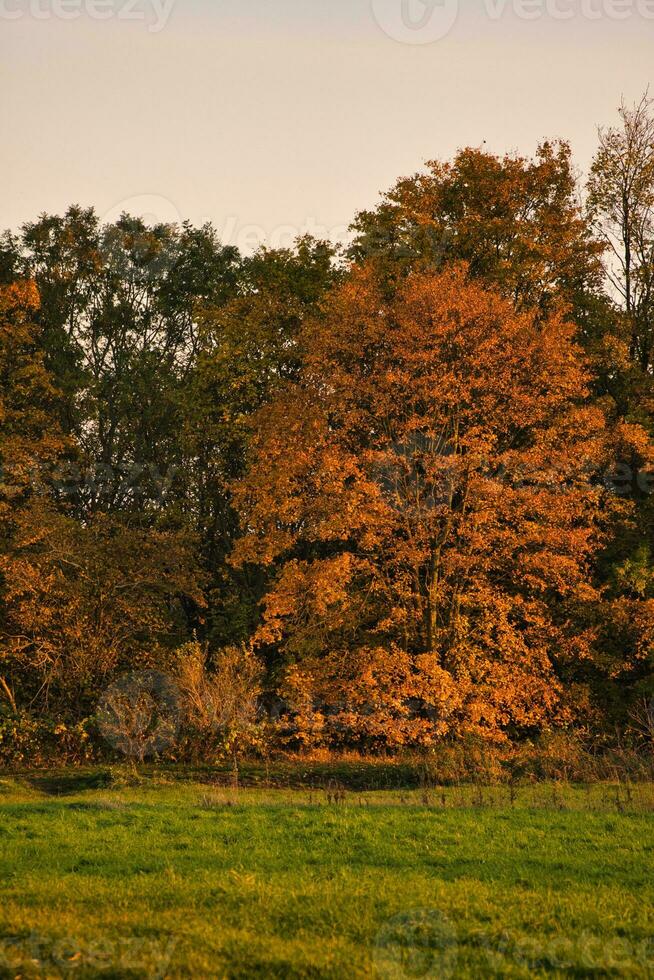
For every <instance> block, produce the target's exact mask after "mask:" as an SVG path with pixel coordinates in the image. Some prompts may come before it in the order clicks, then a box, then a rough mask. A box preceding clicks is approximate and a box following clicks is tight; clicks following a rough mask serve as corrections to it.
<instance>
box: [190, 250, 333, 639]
mask: <svg viewBox="0 0 654 980" xmlns="http://www.w3.org/2000/svg"><path fill="white" fill-rule="evenodd" d="M337 276H338V272H337V270H336V268H335V264H334V252H333V249H332V247H331V246H330V245H328V244H327V243H325V242H320V241H317V240H314V239H312V238H310V237H309V236H307V237H304V238H301V239H299V240H298V242H297V243H296V246H295V247H294V248H292V249H267V248H263V249H261V250H260V251H258V252H257V253H255V254H254V255H253V256H251V257H250V258H248V259H246V260H244V262H243V279H242V284H241V289H240V291H239V295H238V296H236V297H235V298H233V299H232V300H231V301H230V302H229V303H226V304H224V305H211V304H205V305H204V307H203V308H202V310H201V312H200V327H199V342H198V350H197V356H196V359H195V363H194V366H193V369H192V371H191V372H190V373H189V378H188V382H187V386H186V389H185V397H184V401H183V425H182V427H181V430H180V445H181V448H182V450H183V463H182V466H181V473H180V477H179V480H178V487H180V488H181V494H182V498H181V499H180V505H181V506H183V508H184V511H185V515H186V517H187V518H189V519H190V521H191V524H192V526H193V528H194V529H195V530H196V532H197V534H198V535H199V537H200V539H201V542H202V545H201V547H202V561H203V564H204V567H205V568H206V569H207V573H208V576H209V581H210V586H209V588H210V595H211V602H210V608H209V610H208V614H207V615H208V622H207V624H206V629H204V631H203V632H204V633H205V634H206V636H207V637H208V638H209V639H210V640H211V641H212V642H213V643H215V644H217V645H218V646H225V645H228V644H230V643H233V642H234V641H235V640H242V641H243V640H246V639H247V638H248V637H249V635H250V633H251V631H252V628H253V620H254V616H255V610H256V603H257V600H258V599H259V598H260V595H261V589H262V587H263V580H262V575H261V572H260V570H257V569H254V568H242V569H240V570H239V571H236V570H235V569H234V568H233V567H231V566H230V565H229V564H228V563H227V558H228V556H229V554H230V552H231V551H232V548H233V546H234V541H235V539H236V537H237V536H238V534H239V533H240V528H239V518H238V514H237V513H236V511H235V509H234V507H233V504H232V489H231V487H232V483H233V481H234V480H235V479H237V478H238V477H240V476H241V475H242V474H243V472H244V468H245V461H246V456H247V451H248V446H249V444H250V440H251V438H252V435H253V432H254V431H255V427H256V413H257V412H258V411H259V410H260V409H261V408H262V406H264V405H266V404H268V403H269V402H270V401H271V400H272V399H273V398H274V396H275V394H276V393H277V391H278V390H279V389H280V387H282V386H283V384H284V383H285V382H286V381H288V380H291V379H294V378H297V376H298V373H299V370H300V364H301V359H302V348H301V345H300V342H299V338H300V332H301V329H302V326H303V324H304V323H305V322H306V320H307V318H308V317H309V316H311V315H315V314H316V312H317V310H318V308H319V306H320V303H321V301H322V299H323V298H324V296H325V295H326V293H327V291H328V290H329V288H330V287H331V285H332V284H333V283H334V282H335V281H336V278H337Z"/></svg>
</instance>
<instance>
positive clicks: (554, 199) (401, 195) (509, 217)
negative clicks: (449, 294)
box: [351, 142, 602, 329]
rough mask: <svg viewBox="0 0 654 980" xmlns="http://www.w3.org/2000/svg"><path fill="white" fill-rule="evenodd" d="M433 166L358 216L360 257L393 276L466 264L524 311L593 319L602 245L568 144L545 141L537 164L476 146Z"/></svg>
mask: <svg viewBox="0 0 654 980" xmlns="http://www.w3.org/2000/svg"><path fill="white" fill-rule="evenodd" d="M426 166H427V172H426V173H419V174H415V175H414V176H412V177H405V178H402V179H401V180H399V181H398V182H397V184H396V185H395V186H394V187H393V188H392V189H391V190H390V191H388V192H387V193H385V194H384V195H382V202H381V204H380V205H379V206H378V207H377V208H376V209H375V210H373V211H362V212H361V213H360V214H359V215H357V218H356V220H355V221H354V224H353V226H352V227H353V230H354V231H355V232H356V238H355V241H354V243H353V246H352V248H351V255H352V257H353V258H354V259H355V260H357V261H361V260H364V259H373V260H374V261H375V262H376V263H377V264H378V266H380V267H381V268H382V269H383V270H384V275H385V276H391V277H394V276H397V275H398V273H400V274H402V273H403V271H406V270H407V269H425V268H427V269H431V270H434V269H440V268H442V267H443V266H445V265H447V264H450V263H452V262H454V263H456V262H461V261H464V262H466V263H467V264H468V270H469V274H470V276H471V277H472V278H475V279H480V280H482V281H483V282H484V283H486V284H487V285H490V286H491V287H492V288H494V289H496V290H499V291H500V292H501V293H502V295H504V296H506V297H507V298H509V299H511V300H512V302H513V303H514V304H515V306H516V308H519V309H530V308H533V307H538V308H539V309H540V310H541V312H543V313H545V312H547V311H549V310H551V309H552V308H553V306H554V305H555V304H556V303H561V302H564V303H566V304H567V305H568V306H569V307H570V308H571V311H572V314H573V315H574V318H576V319H577V320H578V321H579V322H580V323H582V322H583V323H585V322H586V321H587V320H589V319H592V315H593V314H592V306H593V297H594V296H595V294H596V293H597V291H598V290H599V286H600V265H599V260H598V257H599V255H600V253H601V250H602V247H601V245H599V244H598V242H597V241H595V240H594V239H593V237H592V235H591V234H590V233H589V230H588V226H587V224H586V222H585V220H584V216H583V213H582V211H581V208H580V205H579V201H578V199H577V194H576V181H575V175H574V172H573V169H572V163H571V157H570V148H569V146H568V144H567V143H551V142H545V143H543V144H542V145H541V146H539V148H538V151H537V153H536V156H535V158H534V159H528V158H526V157H521V156H512V155H506V156H504V157H497V156H494V155H493V154H491V153H488V152H486V151H485V150H481V149H474V148H467V149H464V150H461V151H459V152H458V153H457V155H456V156H455V158H454V160H453V161H452V162H446V163H442V162H440V161H438V160H432V161H429V162H428V163H427V165H426ZM588 328H589V329H590V327H588Z"/></svg>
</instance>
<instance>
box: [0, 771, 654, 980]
mask: <svg viewBox="0 0 654 980" xmlns="http://www.w3.org/2000/svg"><path fill="white" fill-rule="evenodd" d="M300 781H301V780H300ZM653 829H654V790H653V787H652V786H651V784H634V785H633V786H628V787H627V786H624V785H623V786H621V785H617V784H616V785H609V784H601V785H594V786H588V787H585V786H581V785H573V784H559V783H540V784H535V785H524V786H497V787H488V786H485V787H482V786H448V787H431V788H429V789H425V788H424V787H423V788H413V789H401V788H395V789H390V788H389V789H373V790H366V789H362V788H356V789H354V790H352V789H345V788H343V787H342V786H341V785H336V784H335V783H328V784H327V785H323V786H322V787H320V786H311V787H310V788H309V787H307V788H304V789H302V788H296V787H294V786H292V785H290V783H289V785H287V786H286V787H283V786H279V787H277V788H274V787H273V788H271V787H269V786H261V787H257V786H255V785H249V786H245V787H243V786H241V787H240V788H236V787H233V786H229V785H218V784H217V783H216V781H213V782H212V781H210V780H209V779H208V778H206V776H202V777H200V776H197V775H196V776H193V777H187V778H186V779H185V780H183V781H181V780H180V779H178V778H171V777H169V776H166V775H165V774H160V775H156V774H155V773H154V772H150V773H147V774H146V775H143V776H141V777H139V778H136V779H130V778H116V774H115V772H112V771H111V770H89V771H87V772H83V773H78V772H69V773H59V774H52V773H48V774H42V775H39V774H24V775H16V776H5V777H4V778H0V841H1V847H0V977H2V978H12V980H16V978H21V980H22V978H28V977H46V978H49V977H61V976H75V977H80V978H87V977H105V978H137V977H138V978H145V977H159V978H164V977H170V978H176V977H219V978H221V977H225V978H228V977H229V978H240V977H242V978H246V977H248V978H249V977H279V978H282V977H283V978H300V977H306V978H323V977H324V978H346V977H347V978H364V977H367V978H373V977H377V978H381V980H385V978H393V980H402V978H419V977H455V978H456V977H462V978H473V977H475V978H476V977H516V978H518V977H534V976H535V977H540V976H542V977H549V978H552V977H570V976H572V977H598V976H625V977H646V976H654V944H653V941H652V938H651V936H652V928H653V925H654V912H653V908H654V883H653V882H654V879H653V874H652V872H653V871H654V833H653Z"/></svg>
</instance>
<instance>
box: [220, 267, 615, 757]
mask: <svg viewBox="0 0 654 980" xmlns="http://www.w3.org/2000/svg"><path fill="white" fill-rule="evenodd" d="M573 334H574V328H573V327H572V326H571V325H570V324H569V323H566V322H565V320H564V319H563V318H562V317H561V316H560V315H558V314H555V315H552V316H551V317H549V318H547V319H544V320H542V321H541V322H539V318H538V317H536V316H535V314H534V313H520V314H519V313H516V312H515V310H514V308H513V305H512V303H510V302H508V301H507V300H505V299H503V298H501V297H500V296H498V295H497V294H496V293H491V292H488V291H485V290H484V289H482V288H480V287H479V286H478V285H475V284H473V283H471V282H470V281H469V277H468V275H467V270H466V269H465V268H456V269H450V270H448V271H446V272H444V273H442V274H440V275H434V274H428V273H427V274H426V273H413V274H410V275H408V276H407V277H406V280H405V281H404V282H403V284H402V285H401V287H400V288H399V290H398V291H397V292H396V293H395V294H394V295H393V296H392V297H391V298H390V299H389V298H388V297H387V295H385V288H384V283H383V282H380V281H379V278H378V276H377V274H376V272H375V271H374V269H373V268H372V267H370V266H368V267H364V268H355V269H354V270H353V271H352V273H351V275H350V277H349V279H348V281H347V282H346V283H345V284H344V285H343V286H342V287H341V288H340V289H338V290H337V291H336V292H335V294H334V295H333V296H332V297H331V298H330V299H329V301H328V302H327V304H326V307H325V314H324V317H323V318H322V319H321V320H318V321H316V320H313V321H311V322H310V323H308V324H307V326H306V329H305V331H304V334H303V344H304V346H305V359H304V365H305V366H304V370H303V372H302V375H301V379H300V381H299V383H296V384H292V383H291V384H289V385H287V386H286V388H285V389H284V390H283V392H281V393H280V394H279V395H278V397H277V398H276V399H275V400H274V401H273V403H272V405H271V406H269V407H268V408H267V409H266V411H265V413H263V414H262V416H261V417H260V419H259V425H260V431H259V434H258V436H257V439H256V440H255V444H254V454H253V458H252V465H251V468H250V470H249V472H248V474H247V476H246V478H245V479H244V480H243V481H242V482H241V484H240V485H239V486H238V487H237V488H236V491H235V492H236V497H237V500H238V502H239V506H240V508H241V511H242V515H243V527H244V528H246V529H247V533H246V534H245V535H244V537H243V538H242V540H241V541H240V542H239V544H238V546H237V552H236V560H237V561H238V562H241V563H243V562H249V563H258V564H260V565H263V566H265V567H268V568H269V569H271V571H272V573H273V583H272V585H271V588H270V589H269V591H268V593H267V595H266V597H265V603H264V606H265V612H264V620H263V624H262V626H261V628H260V630H259V632H258V635H257V642H258V643H259V644H261V645H264V646H265V645H276V646H277V647H278V648H279V650H280V651H281V653H282V655H283V658H284V664H285V671H284V678H285V680H284V684H285V687H284V689H285V691H286V692H289V691H291V692H292V693H293V695H294V697H296V698H298V697H299V698H300V700H301V699H302V697H305V699H306V696H307V692H309V693H310V696H311V697H312V698H313V699H314V700H315V699H317V701H318V702H323V703H324V704H325V705H327V709H326V710H327V713H328V714H329V715H331V716H336V717H337V718H338V719H339V720H340V723H341V724H342V725H343V726H345V727H346V728H347V729H348V731H350V732H352V731H354V732H355V733H358V734H359V735H362V736H365V737H366V738H380V739H383V740H385V741H387V742H391V743H393V742H396V743H397V742H402V741H405V740H413V741H420V740H425V741H429V740H430V739H432V738H433V737H435V736H436V735H440V734H445V733H460V732H462V731H473V732H479V733H483V734H486V735H490V736H493V737H498V736H501V735H502V734H503V733H506V732H508V731H517V730H522V731H524V730H529V729H530V728H532V727H533V728H538V727H539V726H542V725H544V724H546V723H547V722H548V721H549V720H551V719H553V718H555V717H558V718H559V719H561V718H566V717H570V716H571V713H573V712H574V710H575V701H576V700H579V698H578V697H577V694H578V693H579V692H578V691H575V690H574V689H570V688H568V689H566V686H565V685H564V684H562V682H561V679H562V677H564V676H565V671H566V669H567V668H568V665H574V664H576V663H578V662H580V661H583V660H584V658H591V657H592V655H593V635H592V630H587V629H586V628H585V627H584V625H583V615H582V613H583V611H584V609H585V608H586V606H587V604H588V603H589V602H592V601H593V600H595V599H596V597H597V593H596V591H595V589H594V588H593V585H592V582H591V565H590V563H591V559H592V556H593V554H594V552H595V550H596V548H597V547H598V543H599V540H600V528H599V521H598V504H599V501H600V498H601V494H602V491H601V489H600V488H599V487H598V486H595V485H593V483H592V479H591V477H590V476H589V474H592V473H594V472H595V471H596V469H597V467H598V465H599V462H600V460H601V458H602V456H603V454H604V453H605V452H606V446H605V442H606V431H605V423H604V418H603V415H602V413H601V412H600V411H599V410H598V409H597V408H594V407H590V406H588V405H586V404H584V401H583V400H584V396H585V394H586V392H587V384H588V380H589V377H588V373H587V370H586V368H585V366H584V363H583V359H582V356H581V353H580V350H579V348H578V347H577V346H575V343H574V340H573ZM333 722H334V718H333V717H332V724H333Z"/></svg>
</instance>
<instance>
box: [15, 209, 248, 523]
mask: <svg viewBox="0 0 654 980" xmlns="http://www.w3.org/2000/svg"><path fill="white" fill-rule="evenodd" d="M4 253H5V256H9V255H11V256H13V258H12V262H13V266H14V267H17V268H22V269H23V270H24V271H25V274H29V275H30V276H31V277H32V278H33V279H34V281H35V282H36V283H37V285H38V288H39V290H40V293H41V306H40V310H39V313H38V314H37V317H38V322H39V324H40V325H41V327H42V346H43V349H44V351H45V365H46V367H47V368H48V370H49V371H50V373H51V374H52V377H53V379H54V381H55V383H56V385H57V387H58V388H59V389H60V391H61V393H62V398H61V400H60V405H59V411H60V424H61V426H62V428H63V429H64V431H65V432H66V433H67V434H69V435H71V436H72V437H73V438H74V439H75V441H76V442H77V444H78V446H79V448H80V460H79V467H78V469H77V471H71V473H70V474H69V479H68V483H69V484H70V494H71V499H70V502H71V503H72V504H76V505H77V508H78V513H79V514H80V516H84V517H85V516H87V515H88V513H89V511H93V510H94V509H96V508H97V509H100V510H110V511H112V512H126V511H129V512H131V514H132V515H133V516H134V515H136V514H140V515H141V516H142V517H143V518H144V520H145V521H147V520H152V519H153V517H156V514H157V513H158V512H159V511H160V510H161V505H162V499H161V498H162V492H161V491H162V484H164V483H165V484H166V485H167V483H169V482H170V480H171V479H172V478H174V474H175V472H176V471H177V470H178V469H179V468H180V466H181V458H180V453H179V440H178V438H177V436H178V433H179V431H180V428H181V426H182V424H183V423H182V419H181V415H180V411H181V404H180V403H181V401H182V399H183V393H184V390H185V386H186V384H187V382H188V375H189V372H190V371H191V369H192V365H193V363H194V359H195V356H196V353H197V347H198V331H199V321H198V309H199V307H200V305H202V304H212V305H214V306H219V305H220V304H222V303H226V302H227V301H229V300H230V299H232V298H233V297H234V296H235V295H236V294H237V292H238V289H239V287H240V281H241V258H240V255H239V253H238V251H237V250H236V249H235V248H232V247H229V246H226V247H224V246H222V245H221V244H220V243H219V242H218V240H217V238H216V235H215V232H214V231H213V229H212V228H211V227H210V226H208V225H207V226H205V227H203V228H193V227H192V226H191V225H189V224H184V225H182V226H181V227H178V226H174V225H167V224H157V225H154V226H149V225H147V224H146V223H145V222H144V221H143V220H142V219H140V218H136V217H132V216H130V215H127V214H124V215H122V216H121V217H120V218H119V219H118V221H116V222H115V223H113V224H111V225H105V226H103V225H101V224H100V222H99V220H98V217H97V215H96V214H95V213H94V211H93V210H92V209H86V210H85V209H81V208H79V207H71V208H70V209H69V210H68V211H67V213H66V214H65V215H64V216H63V217H59V216H53V215H43V216H41V217H40V218H39V219H38V220H37V221H35V222H31V223H28V224H26V225H25V226H24V227H23V229H22V231H21V234H20V236H19V237H18V238H16V237H15V236H11V235H5V238H4ZM6 261H8V259H6ZM135 406H138V410H135Z"/></svg>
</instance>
